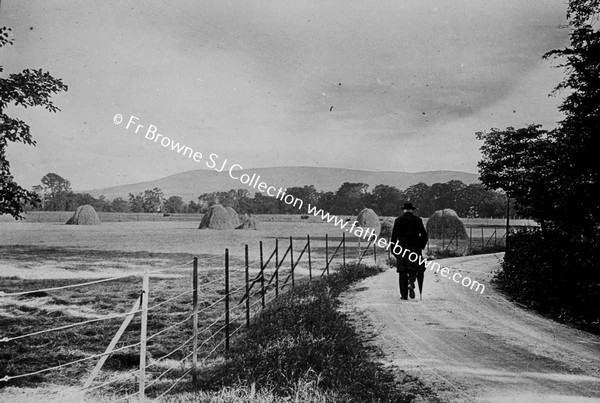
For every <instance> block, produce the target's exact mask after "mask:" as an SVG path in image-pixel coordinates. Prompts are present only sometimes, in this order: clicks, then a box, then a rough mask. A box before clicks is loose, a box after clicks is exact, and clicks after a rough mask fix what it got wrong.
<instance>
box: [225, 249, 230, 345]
mask: <svg viewBox="0 0 600 403" xmlns="http://www.w3.org/2000/svg"><path fill="white" fill-rule="evenodd" d="M228 350H229V249H225V351H228Z"/></svg>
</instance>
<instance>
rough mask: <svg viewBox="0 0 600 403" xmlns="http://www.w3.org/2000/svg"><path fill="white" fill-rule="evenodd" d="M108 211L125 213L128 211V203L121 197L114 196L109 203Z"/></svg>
mask: <svg viewBox="0 0 600 403" xmlns="http://www.w3.org/2000/svg"><path fill="white" fill-rule="evenodd" d="M110 211H114V212H117V213H126V212H128V211H129V203H127V201H126V200H123V199H122V198H121V197H117V198H115V199H114V200H113V201H112V203H111V204H110Z"/></svg>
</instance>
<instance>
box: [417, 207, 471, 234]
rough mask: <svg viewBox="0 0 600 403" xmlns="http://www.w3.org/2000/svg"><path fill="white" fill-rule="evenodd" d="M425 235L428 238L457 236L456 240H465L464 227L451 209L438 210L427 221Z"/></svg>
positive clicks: (465, 232) (465, 231)
mask: <svg viewBox="0 0 600 403" xmlns="http://www.w3.org/2000/svg"><path fill="white" fill-rule="evenodd" d="M427 233H428V235H429V238H442V237H443V238H453V237H455V236H457V235H458V239H466V238H467V230H465V225H464V224H463V222H462V221H461V220H460V218H459V217H458V214H456V211H454V210H451V209H448V208H447V209H443V210H438V211H436V212H435V213H433V215H432V216H431V217H429V219H428V220H427Z"/></svg>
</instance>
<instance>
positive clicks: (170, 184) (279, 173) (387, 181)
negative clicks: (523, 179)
mask: <svg viewBox="0 0 600 403" xmlns="http://www.w3.org/2000/svg"><path fill="white" fill-rule="evenodd" d="M234 173H235V176H241V175H242V174H244V173H246V174H248V175H250V177H252V175H253V174H256V175H257V176H260V181H261V182H265V183H266V184H267V185H269V186H275V187H276V188H279V187H283V188H288V187H292V186H304V185H314V186H315V188H316V189H317V190H324V191H336V190H337V189H338V188H339V187H340V185H341V184H342V183H344V182H364V183H367V184H369V190H371V189H373V187H375V186H377V185H390V186H395V187H397V188H398V189H406V188H407V187H409V186H411V185H414V184H417V183H419V182H423V183H426V184H428V185H432V184H434V183H445V182H448V181H451V180H454V179H456V180H459V181H462V182H464V183H465V184H471V183H478V182H479V180H478V175H477V174H472V173H467V172H457V171H429V172H415V173H411V172H390V171H387V172H377V171H358V170H354V169H340V168H319V167H274V168H256V169H246V170H239V171H234ZM155 187H158V188H160V189H161V190H162V191H163V193H164V194H165V196H167V197H169V196H174V195H175V196H181V197H182V198H183V200H184V201H186V202H187V201H190V200H196V198H197V197H198V196H199V195H201V194H202V193H210V192H217V191H227V190H229V189H248V191H249V192H250V194H251V195H254V193H255V192H257V191H258V190H257V189H255V188H251V187H249V186H247V185H245V184H243V183H241V182H240V181H239V180H235V179H232V178H231V177H230V176H229V174H228V173H227V171H223V172H221V173H219V172H216V171H214V170H205V169H199V170H195V171H187V172H181V173H178V174H175V175H171V176H167V177H166V178H162V179H157V180H153V181H148V182H140V183H133V184H130V185H121V186H113V187H109V188H103V189H92V190H86V191H85V192H87V193H89V194H91V195H92V196H94V197H98V196H100V195H104V196H106V197H107V198H108V199H114V198H115V197H123V198H126V197H127V196H128V194H129V193H134V194H136V193H140V192H143V191H144V190H146V189H152V188H155Z"/></svg>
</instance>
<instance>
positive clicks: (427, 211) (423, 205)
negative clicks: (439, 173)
mask: <svg viewBox="0 0 600 403" xmlns="http://www.w3.org/2000/svg"><path fill="white" fill-rule="evenodd" d="M429 191H430V187H429V185H427V184H425V183H423V182H419V183H417V184H416V185H412V186H409V187H408V188H407V189H406V190H405V191H404V197H405V198H406V200H405V201H407V202H411V203H412V204H413V205H414V206H415V207H416V208H417V211H416V213H417V214H418V215H420V216H421V217H425V216H430V215H431V214H433V211H434V210H433V209H432V208H431V202H430V200H429Z"/></svg>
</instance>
